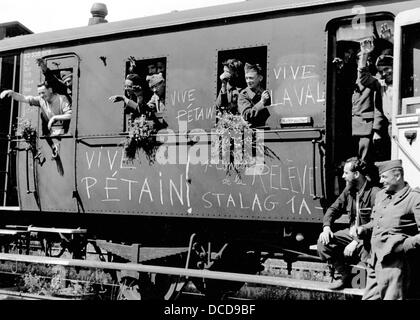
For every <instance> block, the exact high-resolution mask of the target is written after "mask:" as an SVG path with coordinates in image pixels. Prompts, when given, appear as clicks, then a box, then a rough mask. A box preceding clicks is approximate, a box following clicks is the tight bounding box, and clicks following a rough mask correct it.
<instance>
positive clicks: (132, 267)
mask: <svg viewBox="0 0 420 320" xmlns="http://www.w3.org/2000/svg"><path fill="white" fill-rule="evenodd" d="M0 260H5V261H13V262H26V263H39V264H52V265H61V266H68V267H83V268H98V269H112V270H126V271H135V272H146V273H158V274H167V275H177V276H184V277H192V278H206V279H214V280H227V281H236V282H247V283H255V284H263V285H272V286H280V287H292V288H297V289H306V290H317V291H328V292H330V291H331V290H329V289H327V288H322V287H321V286H320V284H319V283H317V282H314V281H308V280H300V281H296V279H291V278H281V277H274V276H262V275H251V274H241V273H231V272H221V271H210V270H203V269H200V270H199V269H185V268H174V267H163V266H153V265H144V264H137V263H117V262H102V261H89V260H78V259H61V258H52V257H45V256H30V255H20V254H10V253H0Z"/></svg>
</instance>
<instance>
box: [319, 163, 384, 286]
mask: <svg viewBox="0 0 420 320" xmlns="http://www.w3.org/2000/svg"><path fill="white" fill-rule="evenodd" d="M366 171H367V166H366V163H365V162H364V161H363V160H360V159H358V158H356V157H353V158H350V159H348V160H347V161H346V163H345V165H344V173H343V179H344V180H345V181H346V188H345V189H344V190H343V192H342V193H341V194H340V196H339V197H338V198H337V200H336V201H335V202H334V203H333V204H332V205H331V206H330V207H329V208H328V210H327V212H326V213H325V215H324V223H323V231H322V233H321V234H320V235H319V239H318V253H319V256H320V257H321V258H322V259H323V260H324V261H328V262H329V263H330V264H331V265H332V266H333V267H334V268H335V271H337V272H338V273H339V274H340V275H341V279H340V280H339V281H338V282H336V283H334V284H332V285H331V286H330V289H333V290H340V289H344V288H346V287H350V286H351V279H352V277H351V268H350V265H349V264H350V263H358V262H359V261H360V260H362V261H364V260H365V259H366V257H367V253H368V251H369V247H368V245H369V239H368V236H367V237H366V239H359V238H358V237H357V236H356V232H355V231H354V232H352V230H354V229H355V228H356V227H357V226H359V225H361V224H363V223H367V222H369V220H370V213H371V208H372V207H373V204H374V201H375V195H376V193H377V192H378V191H379V188H378V187H375V186H374V185H373V184H372V182H371V181H370V180H368V179H367V178H366V174H367V172H366ZM343 213H347V214H348V215H349V220H350V221H349V222H350V225H349V228H345V229H343V230H338V231H336V232H334V233H333V231H332V230H331V228H333V227H334V221H336V220H337V219H338V218H340V217H341V215H342V214H343ZM351 234H353V235H351Z"/></svg>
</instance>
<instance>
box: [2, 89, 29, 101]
mask: <svg viewBox="0 0 420 320" xmlns="http://www.w3.org/2000/svg"><path fill="white" fill-rule="evenodd" d="M7 97H11V98H12V99H13V100H16V101H19V102H25V103H29V101H30V98H31V97H30V96H24V95H23V94H20V93H19V92H14V91H13V90H4V91H2V93H0V99H4V98H7Z"/></svg>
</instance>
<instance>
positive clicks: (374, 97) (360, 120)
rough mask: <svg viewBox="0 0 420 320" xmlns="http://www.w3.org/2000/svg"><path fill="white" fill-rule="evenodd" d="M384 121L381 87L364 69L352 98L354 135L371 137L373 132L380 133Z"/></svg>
mask: <svg viewBox="0 0 420 320" xmlns="http://www.w3.org/2000/svg"><path fill="white" fill-rule="evenodd" d="M384 121H385V115H384V113H383V110H382V96H381V85H380V83H379V81H378V80H377V79H376V78H374V77H372V75H371V74H370V73H369V71H368V70H367V68H362V69H361V71H360V79H359V82H358V83H357V84H356V89H355V90H354V92H353V96H352V135H353V136H369V135H371V134H372V132H373V131H377V132H378V133H379V132H381V131H382V126H383V125H384Z"/></svg>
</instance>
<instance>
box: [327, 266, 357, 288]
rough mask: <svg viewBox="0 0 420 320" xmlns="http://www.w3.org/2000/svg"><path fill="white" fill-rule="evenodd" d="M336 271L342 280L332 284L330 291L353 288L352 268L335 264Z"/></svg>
mask: <svg viewBox="0 0 420 320" xmlns="http://www.w3.org/2000/svg"><path fill="white" fill-rule="evenodd" d="M334 268H335V271H336V272H337V273H338V274H339V275H340V278H339V279H338V280H337V281H336V282H334V283H332V284H331V285H330V286H329V287H328V289H330V290H343V289H345V288H351V287H352V286H351V280H352V275H351V268H350V267H348V266H344V265H343V264H341V263H335V264H334Z"/></svg>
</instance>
